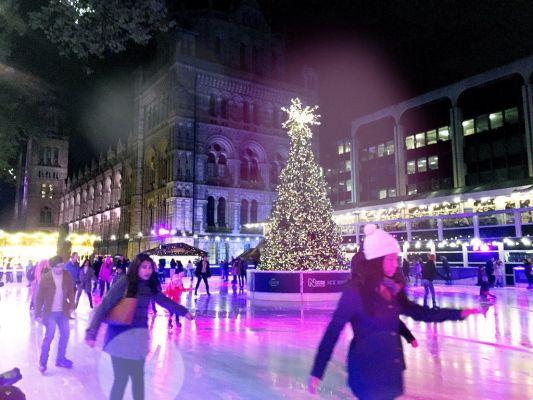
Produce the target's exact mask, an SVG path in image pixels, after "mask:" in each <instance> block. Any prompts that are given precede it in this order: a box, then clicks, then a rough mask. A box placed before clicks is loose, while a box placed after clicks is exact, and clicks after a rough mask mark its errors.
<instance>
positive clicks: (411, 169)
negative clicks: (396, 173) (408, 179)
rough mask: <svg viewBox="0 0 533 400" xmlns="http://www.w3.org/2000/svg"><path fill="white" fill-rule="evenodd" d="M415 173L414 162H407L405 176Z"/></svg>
mask: <svg viewBox="0 0 533 400" xmlns="http://www.w3.org/2000/svg"><path fill="white" fill-rule="evenodd" d="M415 173H416V165H415V162H414V160H412V161H407V174H408V175H411V174H415Z"/></svg>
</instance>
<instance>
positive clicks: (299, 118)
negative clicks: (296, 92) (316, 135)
mask: <svg viewBox="0 0 533 400" xmlns="http://www.w3.org/2000/svg"><path fill="white" fill-rule="evenodd" d="M281 109H282V111H285V112H286V113H287V114H289V119H288V120H287V121H285V122H284V123H283V124H282V126H283V128H285V129H288V131H289V132H288V134H289V137H290V138H291V140H297V139H303V140H309V139H311V138H312V137H313V132H311V128H310V125H320V121H318V119H319V118H320V115H319V114H315V111H316V110H317V109H318V106H313V107H309V106H305V107H302V102H301V101H300V99H299V98H295V99H291V106H290V107H289V108H288V109H287V108H285V107H281Z"/></svg>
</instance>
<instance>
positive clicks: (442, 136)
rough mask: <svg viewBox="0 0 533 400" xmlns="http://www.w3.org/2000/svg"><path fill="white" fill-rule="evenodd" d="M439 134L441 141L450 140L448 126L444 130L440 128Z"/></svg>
mask: <svg viewBox="0 0 533 400" xmlns="http://www.w3.org/2000/svg"><path fill="white" fill-rule="evenodd" d="M438 133H439V141H446V140H450V128H448V127H447V126H443V127H442V128H439V129H438Z"/></svg>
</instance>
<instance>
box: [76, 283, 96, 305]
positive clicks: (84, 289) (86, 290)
mask: <svg viewBox="0 0 533 400" xmlns="http://www.w3.org/2000/svg"><path fill="white" fill-rule="evenodd" d="M83 292H85V293H87V297H88V298H89V304H90V306H91V308H93V295H92V294H91V284H90V283H89V286H88V287H79V288H78V292H77V293H76V308H78V303H79V302H80V297H81V294H82V293H83Z"/></svg>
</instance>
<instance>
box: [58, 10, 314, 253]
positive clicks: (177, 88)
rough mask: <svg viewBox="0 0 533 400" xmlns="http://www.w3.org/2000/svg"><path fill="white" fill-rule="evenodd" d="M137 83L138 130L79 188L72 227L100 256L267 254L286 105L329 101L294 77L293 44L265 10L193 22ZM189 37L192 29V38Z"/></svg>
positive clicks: (76, 181) (199, 15)
mask: <svg viewBox="0 0 533 400" xmlns="http://www.w3.org/2000/svg"><path fill="white" fill-rule="evenodd" d="M179 25H180V27H179V28H177V29H176V30H175V32H173V33H172V34H171V35H169V37H167V38H163V39H161V40H160V41H159V43H160V45H159V49H158V54H157V62H156V65H155V67H153V68H145V69H143V70H142V71H141V72H140V73H139V74H138V75H137V77H136V93H135V123H134V132H133V133H132V135H130V138H129V139H128V142H127V143H126V144H125V145H123V144H122V143H120V142H119V144H118V145H117V148H116V149H114V150H109V151H108V153H107V155H105V156H104V155H101V156H100V159H99V160H98V161H96V160H94V161H93V163H92V165H91V166H90V167H86V169H85V170H84V171H80V172H78V173H77V174H75V175H74V176H73V177H71V178H69V180H68V181H67V184H66V190H65V192H64V195H63V197H62V199H61V205H60V221H61V223H63V224H68V227H69V231H70V232H87V233H94V234H97V235H99V236H100V237H101V238H102V241H101V242H100V246H101V247H100V249H99V252H101V253H114V252H122V253H128V254H129V255H130V256H131V255H133V254H134V253H135V252H137V251H142V250H145V249H149V248H153V247H157V246H158V245H161V244H164V243H172V242H185V243H188V244H191V245H194V246H197V247H200V248H202V249H204V250H206V251H208V252H209V254H210V259H211V261H218V260H221V259H226V258H229V257H231V256H236V255H238V254H240V253H241V252H242V251H243V250H245V249H246V248H248V247H250V246H251V247H253V246H255V245H256V244H257V243H258V241H259V240H260V237H261V233H262V231H261V230H260V229H258V228H250V227H247V226H246V225H247V224H249V223H255V222H262V221H265V220H266V219H267V217H268V215H269V213H270V210H271V206H272V202H273V201H274V199H275V187H276V185H277V183H278V176H279V172H280V170H281V168H282V166H283V164H284V162H285V160H286V158H287V154H288V150H289V140H288V137H287V135H286V133H285V132H284V131H283V130H282V129H281V122H282V120H283V117H284V116H283V115H282V112H281V110H280V107H282V106H284V105H287V104H289V102H290V99H291V98H293V97H296V96H298V97H300V98H301V99H302V100H303V101H304V102H306V103H309V104H316V103H317V95H316V85H317V82H316V76H315V74H314V72H313V71H312V70H310V69H305V70H304V71H303V72H302V82H303V84H302V85H301V86H295V85H293V84H289V83H287V82H286V80H285V73H284V47H283V41H282V40H281V39H280V38H278V37H277V36H275V35H273V34H272V32H271V30H270V27H269V26H268V24H267V23H266V21H265V19H264V17H263V15H262V13H261V11H260V10H259V7H258V6H257V4H256V3H255V2H254V1H243V2H242V3H241V5H240V6H239V7H238V8H237V9H235V10H233V11H231V12H229V13H220V12H215V11H212V10H210V11H203V12H198V11H197V12H195V13H191V14H188V15H186V16H183V17H182V20H181V21H180V24H179ZM184 27H187V28H184Z"/></svg>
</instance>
